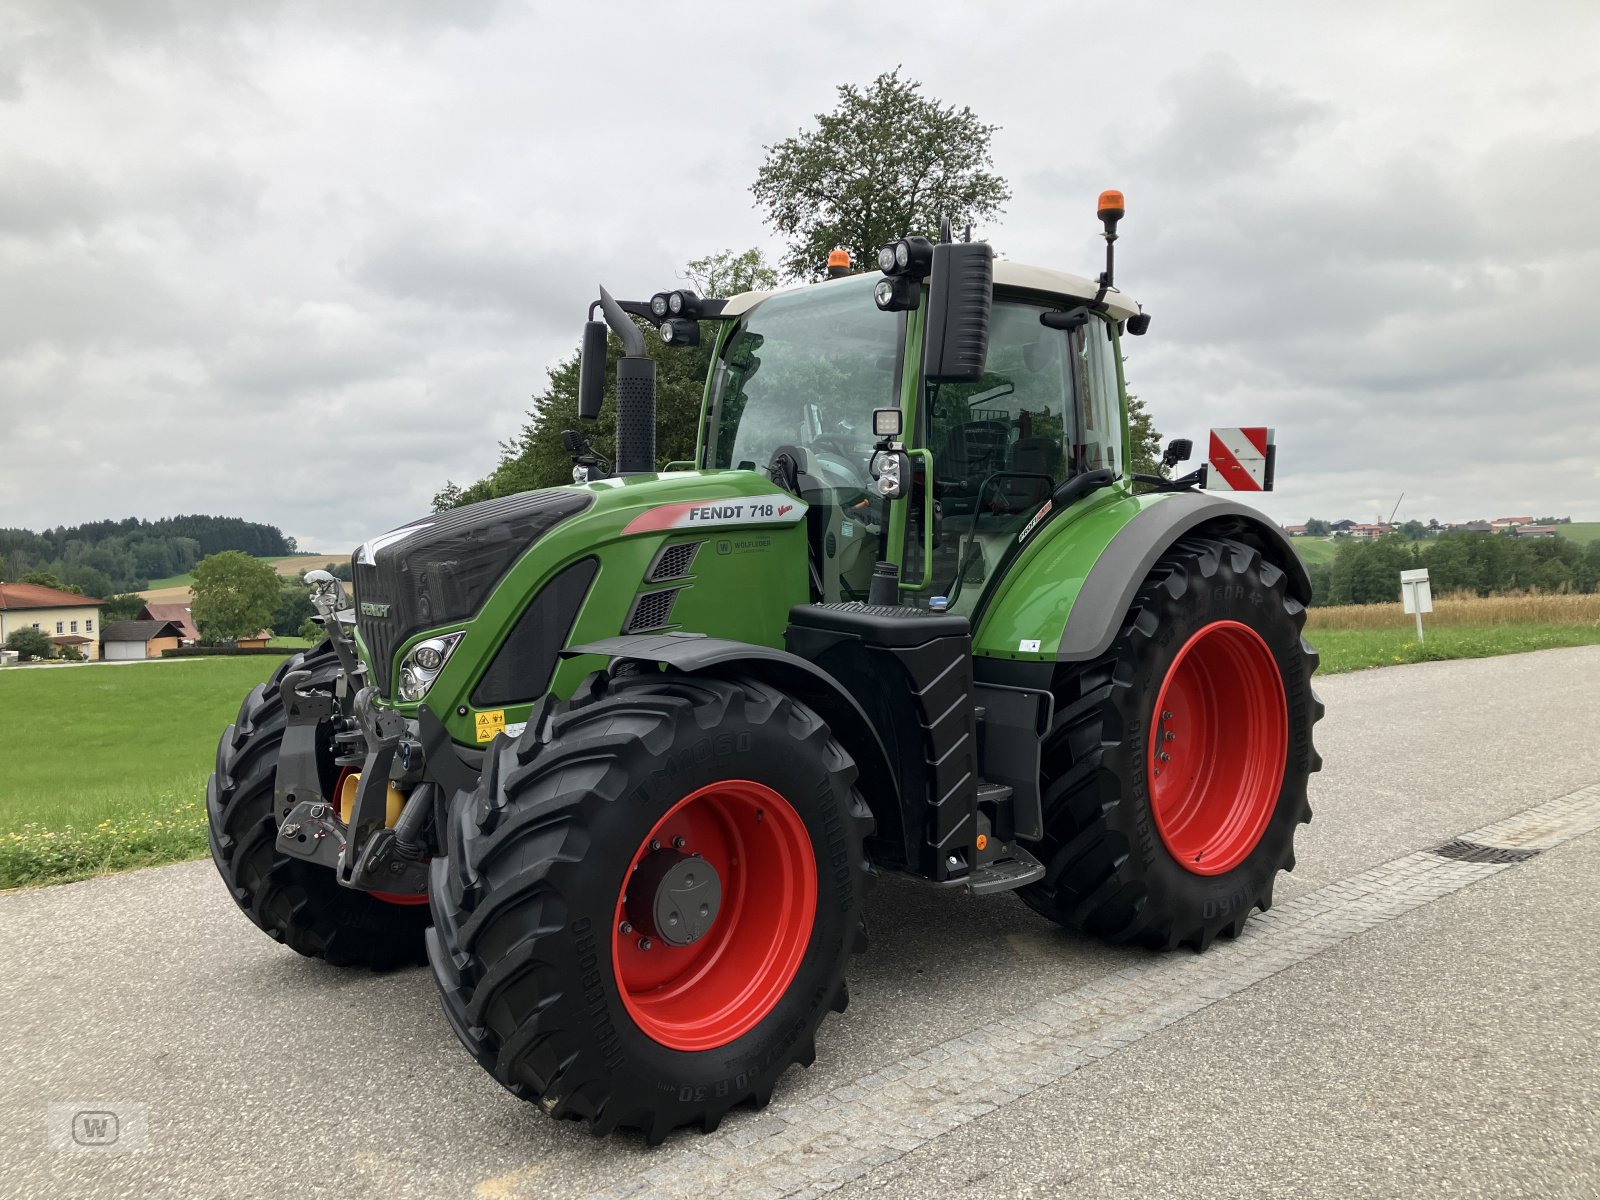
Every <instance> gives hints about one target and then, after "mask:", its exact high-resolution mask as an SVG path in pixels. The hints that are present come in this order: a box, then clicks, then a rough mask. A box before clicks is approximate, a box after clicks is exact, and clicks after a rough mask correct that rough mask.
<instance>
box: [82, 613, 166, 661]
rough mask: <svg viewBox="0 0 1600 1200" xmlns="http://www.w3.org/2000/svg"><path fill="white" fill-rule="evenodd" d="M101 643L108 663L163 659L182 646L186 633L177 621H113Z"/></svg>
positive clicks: (106, 629)
mask: <svg viewBox="0 0 1600 1200" xmlns="http://www.w3.org/2000/svg"><path fill="white" fill-rule="evenodd" d="M101 642H102V644H103V645H104V647H105V660H106V661H107V662H130V661H132V660H134V659H140V658H160V657H161V652H162V651H163V650H175V649H177V648H178V646H180V645H181V644H182V643H183V629H182V628H181V627H180V626H179V625H178V623H177V622H176V621H112V622H110V623H109V624H108V625H107V626H106V628H105V633H104V634H102V635H101Z"/></svg>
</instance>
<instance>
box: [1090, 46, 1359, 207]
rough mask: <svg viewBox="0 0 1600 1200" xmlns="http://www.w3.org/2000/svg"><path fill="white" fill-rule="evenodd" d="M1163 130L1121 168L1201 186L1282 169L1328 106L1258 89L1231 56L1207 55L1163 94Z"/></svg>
mask: <svg viewBox="0 0 1600 1200" xmlns="http://www.w3.org/2000/svg"><path fill="white" fill-rule="evenodd" d="M1161 98H1162V100H1163V101H1164V102H1165V105H1166V107H1167V110H1168V118H1167V123H1166V125H1165V127H1164V128H1163V129H1162V130H1160V131H1159V132H1158V133H1157V134H1156V135H1155V136H1154V137H1153V138H1151V139H1150V140H1149V141H1148V142H1144V143H1142V144H1140V145H1139V148H1138V150H1137V151H1135V152H1133V153H1131V154H1127V155H1124V156H1119V157H1122V158H1123V160H1124V162H1125V164H1126V166H1127V167H1129V168H1131V169H1134V170H1139V169H1140V168H1144V169H1148V170H1153V171H1158V172H1159V173H1160V174H1161V175H1162V176H1163V177H1165V178H1169V179H1173V180H1177V181H1181V182H1182V183H1183V184H1184V185H1186V186H1190V187H1192V186H1197V185H1199V186H1204V185H1207V184H1214V183H1217V182H1219V181H1222V180H1227V179H1234V178H1238V177H1240V176H1246V177H1248V176H1249V175H1250V174H1251V173H1253V172H1256V171H1259V170H1260V169H1262V168H1265V167H1269V166H1272V165H1275V164H1277V163H1280V162H1281V161H1283V160H1284V159H1286V158H1287V157H1288V156H1289V155H1290V154H1292V153H1293V151H1294V150H1295V148H1296V146H1297V145H1298V144H1299V143H1300V141H1301V139H1302V137H1303V135H1304V134H1305V133H1306V132H1307V131H1308V130H1309V129H1311V128H1312V127H1313V126H1315V125H1317V124H1318V123H1320V122H1322V121H1324V120H1326V119H1327V117H1328V116H1329V114H1330V112H1331V111H1332V106H1331V105H1329V104H1327V103H1323V102H1319V101H1315V100H1311V99H1308V98H1306V97H1305V96H1302V95H1299V94H1297V93H1296V92H1295V91H1294V90H1293V89H1291V88H1289V87H1285V86H1281V85H1269V84H1262V83H1256V82H1253V81H1251V80H1250V79H1249V78H1247V77H1246V75H1245V73H1244V71H1243V70H1242V68H1241V67H1240V66H1239V64H1238V62H1236V61H1235V60H1234V58H1233V57H1232V56H1231V55H1229V54H1226V53H1221V52H1217V53H1212V54H1208V55H1206V56H1205V57H1203V58H1202V59H1201V60H1200V61H1199V62H1197V63H1196V64H1194V65H1193V66H1192V67H1189V68H1188V69H1186V70H1183V71H1180V72H1178V73H1177V74H1175V75H1173V76H1172V78H1170V79H1169V80H1168V81H1167V83H1166V84H1165V85H1164V86H1163V87H1162V88H1161Z"/></svg>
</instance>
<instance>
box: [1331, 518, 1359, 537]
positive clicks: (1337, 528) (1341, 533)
mask: <svg viewBox="0 0 1600 1200" xmlns="http://www.w3.org/2000/svg"><path fill="white" fill-rule="evenodd" d="M1355 527H1356V523H1355V522H1354V521H1335V522H1334V523H1333V524H1332V525H1330V526H1328V528H1329V529H1331V530H1332V531H1333V536H1334V537H1349V536H1350V532H1351V531H1352V530H1353V529H1355Z"/></svg>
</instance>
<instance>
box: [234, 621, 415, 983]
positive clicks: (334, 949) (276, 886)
mask: <svg viewBox="0 0 1600 1200" xmlns="http://www.w3.org/2000/svg"><path fill="white" fill-rule="evenodd" d="M299 670H307V671H310V672H311V679H310V681H309V682H308V683H307V684H306V685H304V686H306V687H308V688H321V689H325V690H328V691H332V690H333V686H334V683H335V681H336V680H337V679H338V675H339V659H338V657H337V656H336V655H335V654H334V653H333V650H332V647H331V646H329V644H328V643H327V642H326V641H323V642H322V643H321V644H320V645H319V646H317V647H315V648H313V649H312V650H309V651H307V652H306V653H304V654H297V655H295V656H293V657H292V658H290V659H288V660H287V661H285V662H284V664H283V665H282V666H280V667H279V668H278V670H277V671H275V672H274V673H273V676H272V678H271V679H270V680H268V681H267V682H266V683H265V684H259V685H257V686H256V687H255V688H254V689H253V690H252V691H251V692H250V694H249V695H248V696H246V697H245V698H244V703H243V704H241V705H240V706H239V716H238V718H237V719H236V720H235V721H234V723H233V724H232V725H230V726H228V728H227V730H226V732H224V733H223V735H222V740H221V741H220V742H219V743H218V745H217V762H216V770H215V772H214V773H213V774H212V776H211V778H210V780H209V781H208V782H207V783H206V817H207V821H208V824H209V826H210V840H211V858H212V861H213V862H215V863H216V864H217V870H218V871H219V872H220V873H221V875H222V879H223V882H224V883H226V884H227V886H228V894H229V895H230V896H232V897H233V900H234V903H235V904H237V905H238V906H239V908H240V910H241V911H242V912H243V913H244V914H245V916H247V917H249V918H250V920H251V921H252V922H254V923H255V925H256V926H257V927H258V928H259V929H261V930H262V931H263V932H265V933H266V934H267V935H268V936H270V937H271V938H273V939H274V940H275V941H279V942H282V943H283V944H284V945H286V946H288V947H289V948H290V949H292V950H295V951H298V952H299V953H301V954H304V955H306V956H308V957H310V958H320V959H323V960H325V961H327V962H329V963H332V964H334V965H335V966H359V967H369V968H371V969H372V970H375V971H381V970H389V969H392V968H395V967H401V966H414V965H418V964H420V963H421V962H422V961H423V960H424V958H425V951H424V949H423V943H422V932H423V930H424V929H426V928H427V925H428V909H427V906H426V905H401V904H390V903H387V902H385V901H383V900H379V899H377V898H376V897H374V896H370V895H368V894H367V893H365V892H358V891H354V890H352V889H350V888H346V887H341V886H340V885H339V883H338V881H337V880H335V879H334V877H333V872H332V871H330V870H329V869H328V868H326V867H323V866H319V865H318V864H316V863H309V862H305V861H303V860H301V859H296V858H290V857H288V856H286V855H282V854H279V853H278V852H277V849H276V844H277V836H278V823H277V820H276V816H275V814H274V812H273V788H274V785H275V783H276V781H277V773H278V752H279V750H280V749H281V747H282V744H283V732H284V714H283V701H282V698H281V696H280V694H279V691H278V684H279V683H280V682H281V681H282V679H283V677H284V675H286V674H287V673H288V672H290V671H299ZM319 767H320V768H321V773H322V781H323V788H324V794H326V795H330V796H331V795H332V794H333V790H334V787H333V785H334V782H335V780H336V779H337V778H338V770H337V768H336V767H335V766H334V764H333V752H332V745H331V742H329V743H328V745H327V747H326V753H325V756H324V758H323V760H322V761H321V762H319Z"/></svg>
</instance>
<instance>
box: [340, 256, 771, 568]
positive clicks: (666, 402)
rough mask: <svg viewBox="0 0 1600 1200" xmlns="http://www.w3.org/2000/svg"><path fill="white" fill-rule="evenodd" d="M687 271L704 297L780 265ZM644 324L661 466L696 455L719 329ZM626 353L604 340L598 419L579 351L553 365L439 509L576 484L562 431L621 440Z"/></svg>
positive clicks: (745, 284) (606, 451)
mask: <svg viewBox="0 0 1600 1200" xmlns="http://www.w3.org/2000/svg"><path fill="white" fill-rule="evenodd" d="M685 274H686V275H687V276H688V278H689V280H690V281H691V282H692V283H693V284H694V285H695V290H696V291H698V292H700V293H701V294H702V295H706V296H732V295H737V294H738V293H740V292H749V291H758V290H765V289H768V288H773V287H776V286H777V285H778V273H777V271H776V270H774V269H773V268H772V266H771V265H770V264H768V263H767V261H766V260H765V258H763V257H762V254H761V251H760V250H758V249H754V248H752V249H749V250H745V251H742V252H735V251H733V250H723V251H719V252H718V253H716V254H709V255H707V256H706V257H704V258H697V259H695V260H694V261H693V262H691V263H689V264H688V267H687V270H686V272H685ZM639 324H640V326H641V328H642V329H644V331H645V349H646V352H647V353H648V354H649V355H650V357H651V358H653V359H654V360H655V364H656V465H657V466H665V465H666V464H667V463H669V462H674V461H684V460H688V459H691V458H693V457H694V448H695V442H696V441H697V439H698V434H699V428H700V401H701V398H702V396H703V395H704V393H705V379H706V370H707V368H708V367H709V366H710V364H711V346H712V343H713V342H714V341H715V340H716V333H717V328H716V326H715V325H714V324H712V323H711V322H701V325H700V345H698V346H668V345H667V344H666V343H664V342H662V340H661V339H660V338H659V337H658V336H656V333H655V330H654V329H652V328H650V327H649V326H648V325H646V324H644V323H643V322H640V323H639ZM621 355H622V345H621V343H620V342H619V341H618V340H617V338H616V337H615V336H614V335H613V336H612V337H611V338H609V339H608V342H607V345H606V390H605V403H604V404H603V405H602V407H601V409H600V418H599V420H597V421H583V420H580V419H579V417H578V354H577V352H576V351H574V353H573V354H572V355H571V356H569V357H567V358H564V359H562V360H561V361H560V362H559V363H557V364H556V365H555V366H554V367H552V368H551V370H550V376H549V381H548V382H547V384H546V385H545V390H544V391H543V392H542V393H540V394H539V395H538V396H535V397H534V403H533V408H531V409H530V410H529V411H528V420H527V423H526V424H525V425H523V427H522V431H521V432H520V433H519V434H518V435H517V436H516V437H514V438H512V439H511V440H510V441H507V442H502V443H501V444H500V462H499V465H497V466H496V467H495V469H494V471H493V472H492V473H491V474H490V475H489V476H488V477H487V478H485V479H480V480H479V481H478V482H477V483H474V484H472V485H471V486H470V487H465V488H464V487H461V486H460V485H459V484H456V483H454V482H451V481H448V480H447V481H446V482H445V485H444V487H443V488H441V489H440V490H439V491H438V493H437V494H435V496H434V497H433V507H434V511H435V512H443V511H444V510H445V509H448V508H456V507H459V506H460V505H463V504H472V503H475V502H477V501H479V500H489V499H493V498H494V497H496V496H509V495H513V494H514V493H516V492H522V491H528V490H530V489H532V488H546V487H557V486H559V485H561V484H564V483H571V482H572V456H571V455H569V454H568V453H567V451H566V449H565V447H563V446H562V444H561V434H562V432H563V431H564V430H567V429H576V430H578V431H579V432H581V433H582V434H583V435H584V436H585V437H587V438H588V439H589V440H590V442H591V443H592V444H593V446H594V448H595V450H596V451H598V452H599V453H600V454H602V455H604V456H605V457H607V458H610V457H611V456H612V452H613V447H614V446H615V445H616V423H617V417H616V365H617V359H618V358H620V357H621ZM332 569H333V568H332V567H331V566H330V567H329V570H332Z"/></svg>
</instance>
